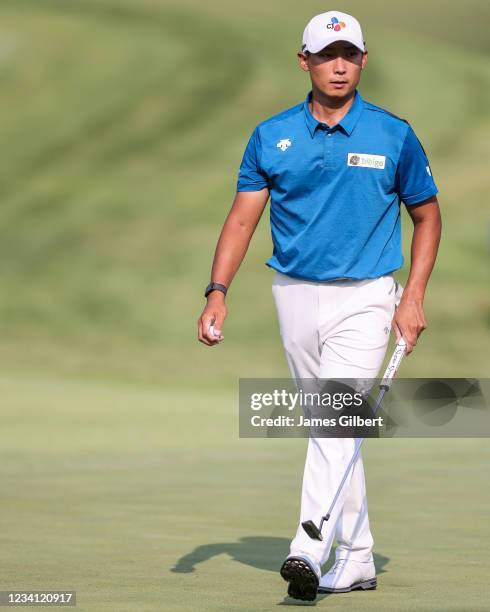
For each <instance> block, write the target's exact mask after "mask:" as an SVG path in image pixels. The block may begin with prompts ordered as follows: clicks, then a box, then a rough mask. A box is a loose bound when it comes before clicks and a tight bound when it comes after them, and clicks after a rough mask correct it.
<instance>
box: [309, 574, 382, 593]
mask: <svg viewBox="0 0 490 612" xmlns="http://www.w3.org/2000/svg"><path fill="white" fill-rule="evenodd" d="M377 586H378V581H377V579H376V577H374V578H371V579H370V580H363V581H362V582H356V583H355V584H353V585H351V586H350V587H346V588H345V589H330V588H329V587H322V586H321V587H318V592H319V593H350V592H351V591H356V590H358V589H362V590H363V591H371V590H374V589H375V588H376V587H377Z"/></svg>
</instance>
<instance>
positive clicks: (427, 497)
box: [0, 0, 490, 612]
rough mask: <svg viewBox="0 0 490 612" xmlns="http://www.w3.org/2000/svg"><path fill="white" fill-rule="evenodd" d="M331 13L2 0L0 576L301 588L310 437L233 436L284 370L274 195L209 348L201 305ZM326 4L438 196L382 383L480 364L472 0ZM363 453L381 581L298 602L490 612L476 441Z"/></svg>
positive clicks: (486, 114) (487, 491) (483, 208)
mask: <svg viewBox="0 0 490 612" xmlns="http://www.w3.org/2000/svg"><path fill="white" fill-rule="evenodd" d="M328 8H332V7H329V6H325V5H323V4H322V5H320V4H319V3H318V2H313V1H312V0H306V1H305V2H302V3H300V4H298V3H296V4H294V5H293V4H291V5H290V4H288V3H284V2H279V1H278V0H273V1H271V2H267V3H263V2H259V1H258V0H250V1H248V2H247V3H235V4H233V5H231V4H229V3H226V2H223V1H222V0H212V1H211V2H208V3H201V2H197V0H181V1H180V2H176V1H173V0H141V1H140V0H138V1H136V0H42V1H40V0H2V2H1V3H0V102H1V104H2V110H3V112H2V113H1V115H0V138H1V139H2V143H3V145H4V149H3V156H2V166H1V168H0V190H1V194H2V203H1V206H0V283H1V287H2V290H1V292H0V361H1V370H0V389H1V397H2V408H1V422H2V427H1V445H0V483H1V488H2V503H1V505H0V543H1V550H2V563H1V571H0V590H7V589H18V590H19V589H26V590H34V589H45V590H47V589H50V590H55V589H65V590H75V591H77V609H78V610H83V611H87V612H99V611H111V612H112V611H117V612H124V611H131V612H133V611H146V610H147V611H159V610H169V611H171V612H173V611H177V612H179V611H182V612H184V611H185V612H187V611H191V610H202V611H204V612H208V611H209V612H215V611H217V610H220V611H221V610H222V611H223V612H224V611H229V610H237V611H247V612H248V611H250V612H252V611H261V610H264V611H266V610H272V609H275V607H276V606H280V605H305V604H301V603H300V602H297V601H294V600H291V599H289V598H287V597H286V584H285V583H284V582H283V580H282V579H281V577H280V576H279V573H278V570H279V568H280V566H281V564H282V562H283V560H284V557H285V555H286V554H287V552H288V547H289V542H290V539H291V538H292V537H293V535H294V533H295V530H296V526H297V525H296V521H297V518H298V511H299V502H300V486H301V478H302V471H303V464H304V455H305V451H306V441H305V440H298V439H268V440H252V439H240V438H239V437H238V379H239V378H240V377H243V378H253V377H277V378H279V377H285V376H288V370H287V364H286V360H285V358H284V355H283V351H282V347H281V344H280V337H279V330H278V325H277V321H276V315H275V312H274V309H273V301H272V295H271V288H270V284H271V279H272V271H271V270H270V269H269V268H267V267H266V266H264V261H265V260H266V259H267V258H268V257H269V256H270V254H271V238H270V229H269V219H268V214H269V213H268V211H267V210H266V212H265V214H264V216H263V219H262V220H261V222H260V224H259V227H258V229H257V232H256V234H255V235H254V237H253V240H252V242H251V246H250V249H249V252H248V254H247V257H246V259H245V261H244V263H243V265H242V266H241V268H240V270H239V273H238V274H237V276H236V279H235V280H234V282H233V285H232V287H231V288H230V291H229V294H228V298H227V303H228V308H229V316H228V319H227V321H226V324H225V327H224V329H223V333H224V336H225V341H224V342H223V344H222V345H220V346H219V347H214V348H212V349H208V348H206V347H204V346H203V345H200V344H199V343H198V342H197V339H196V320H197V318H198V316H199V314H200V313H201V310H202V308H203V305H204V299H203V290H204V287H205V285H206V284H207V282H208V280H209V271H210V266H211V262H212V256H213V252H214V248H215V245H216V240H217V238H218V236H219V232H220V229H221V225H222V223H223V221H224V218H225V216H226V214H227V212H228V210H229V207H230V204H231V201H232V199H233V195H234V192H235V186H236V175H237V170H238V167H239V164H240V160H241V156H242V154H243V150H244V147H245V145H246V143H247V140H248V138H249V136H250V134H251V132H252V130H253V128H254V127H255V126H256V125H257V124H258V123H259V122H261V121H263V120H264V119H266V118H267V117H269V116H270V115H272V114H274V113H277V112H279V111H280V110H283V109H285V108H288V107H290V106H293V105H295V104H297V103H298V102H300V101H302V100H303V99H304V97H305V95H306V92H307V90H308V88H309V82H308V81H307V77H306V76H305V75H304V74H303V73H301V72H300V71H299V69H298V68H297V67H296V57H295V53H296V51H297V49H298V46H299V43H300V39H301V34H302V29H303V27H304V25H305V24H306V22H307V21H308V19H309V18H310V17H311V16H312V15H314V14H315V13H317V12H320V11H323V10H327V9H328ZM333 8H335V7H333ZM340 8H341V9H342V10H343V11H344V10H345V11H348V12H350V13H353V14H355V15H356V16H358V18H359V20H360V21H361V23H362V24H363V28H364V31H365V34H366V39H367V46H368V49H369V64H368V68H367V70H366V72H365V74H364V75H363V77H362V81H361V86H360V91H361V93H362V95H363V97H364V98H365V99H366V100H368V101H370V102H372V103H374V104H377V105H380V106H382V107H386V108H387V109H389V110H390V111H392V112H394V113H396V114H397V115H400V116H401V117H404V118H406V119H407V120H408V121H410V123H411V125H412V126H413V127H414V130H415V131H416V133H417V134H420V136H421V139H422V142H423V144H424V147H425V149H426V150H427V153H428V155H429V158H430V160H431V167H432V171H433V174H434V177H435V179H436V182H437V185H438V187H439V189H440V193H439V200H440V203H441V211H442V216H443V240H442V243H441V249H440V253H439V258H438V261H437V264H436V268H435V270H434V273H433V276H432V277H431V280H430V284H429V290H428V292H427V296H426V301H425V314H426V318H427V321H428V329H427V330H426V331H425V332H424V334H423V335H422V336H421V339H420V341H419V343H418V346H417V348H416V350H415V351H414V353H413V355H411V356H410V357H409V358H407V359H405V360H404V362H403V365H402V368H401V372H400V376H404V377H488V376H489V372H490V359H489V356H488V344H489V343H488V340H489V321H490V316H489V313H490V308H489V300H488V288H489V284H488V265H487V264H488V244H489V242H488V240H489V228H490V221H489V208H488V193H489V190H490V180H489V176H490V174H489V172H488V168H487V166H488V159H489V158H490V147H489V144H488V143H489V142H490V62H489V54H490V43H489V40H488V23H489V18H490V10H489V5H488V3H487V2H484V1H483V0H468V2H466V3H465V5H464V7H463V9H462V13H461V11H460V9H459V8H458V7H456V5H455V6H448V4H447V3H446V2H442V0H434V1H432V2H430V3H427V2H422V0H414V1H413V2H411V3H410V5H408V4H406V3H392V2H388V1H387V0H386V1H380V2H377V3H375V4H369V5H368V4H366V3H364V2H361V1H360V0H355V1H352V2H346V3H342V6H341V7H340ZM403 225H404V230H403V231H404V245H403V247H404V255H405V266H404V268H403V269H402V270H399V271H398V272H397V273H396V276H397V278H398V280H400V282H402V283H404V282H405V280H406V277H407V274H408V266H409V262H410V235H411V234H410V231H411V227H410V219H409V217H408V215H407V214H406V212H405V211H403ZM391 346H392V344H391ZM390 348H391V347H390ZM389 350H390V349H389ZM363 456H364V461H365V469H366V478H367V487H368V492H369V512H370V521H371V526H372V531H373V535H374V538H375V549H374V550H375V563H376V566H377V570H378V589H377V590H376V591H372V592H365V593H360V592H354V593H349V594H343V595H333V596H320V597H319V598H318V599H317V601H316V602H315V604H314V605H315V606H316V607H317V608H318V609H322V610H323V609H325V610H327V609H328V610H355V611H357V610H361V609H362V610H372V611H373V612H374V611H377V612H380V611H381V612H382V611H386V612H398V611H404V610H407V611H408V610H410V611H417V612H419V611H420V612H426V611H440V612H451V611H454V612H484V611H488V610H489V609H490V608H489V604H488V602H489V601H490V582H489V580H488V575H489V571H490V562H489V554H488V549H489V543H490V523H489V521H488V514H489V512H488V508H489V502H490V481H489V480H490V479H489V472H488V465H489V459H490V450H489V445H488V440H486V439H457V440H453V439H448V440H428V439H427V440H419V439H413V440H411V439H404V440H369V441H367V442H366V445H365V448H364V450H363ZM310 605H311V604H310Z"/></svg>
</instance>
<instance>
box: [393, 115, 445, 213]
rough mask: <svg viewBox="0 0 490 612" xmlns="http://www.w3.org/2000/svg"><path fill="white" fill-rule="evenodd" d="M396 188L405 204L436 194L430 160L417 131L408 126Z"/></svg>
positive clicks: (417, 201) (399, 162) (397, 172)
mask: <svg viewBox="0 0 490 612" xmlns="http://www.w3.org/2000/svg"><path fill="white" fill-rule="evenodd" d="M396 190H397V192H398V194H399V196H400V199H401V200H403V202H405V204H407V205H410V204H418V203H419V202H423V201H424V200H427V199H428V198H431V197H432V196H434V195H436V193H437V192H438V189H437V186H436V184H435V182H434V179H433V178H432V171H431V169H430V165H429V160H428V159H427V156H426V154H425V151H424V148H423V146H422V145H421V143H420V141H419V139H418V138H417V136H416V135H415V132H414V131H413V129H412V128H411V126H409V127H408V131H407V134H406V136H405V140H404V142H403V146H402V150H401V153H400V159H399V161H398V167H397V170H396Z"/></svg>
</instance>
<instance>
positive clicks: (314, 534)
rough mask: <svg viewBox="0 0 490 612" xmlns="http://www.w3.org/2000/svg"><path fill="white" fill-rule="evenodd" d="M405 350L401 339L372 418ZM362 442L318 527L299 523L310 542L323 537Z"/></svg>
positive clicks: (357, 439)
mask: <svg viewBox="0 0 490 612" xmlns="http://www.w3.org/2000/svg"><path fill="white" fill-rule="evenodd" d="M406 348H407V343H406V342H405V340H404V339H403V338H400V341H399V342H398V344H397V345H396V347H395V350H394V351H393V355H392V357H391V359H390V363H389V364H388V367H387V368H386V370H385V373H384V376H383V379H382V380H381V382H380V384H379V393H378V397H377V398H376V403H375V404H374V408H373V416H375V415H376V413H377V412H378V410H379V407H380V406H381V402H382V400H383V397H384V394H385V393H386V392H387V391H388V390H389V388H390V385H391V383H392V381H393V378H394V377H395V375H396V372H397V370H398V366H399V365H400V363H401V360H402V359H403V356H404V355H405V350H406ZM363 442H364V438H356V448H355V451H354V454H353V455H352V458H351V460H350V461H349V465H348V466H347V469H346V470H345V473H344V476H343V477H342V480H341V481H340V485H339V488H338V489H337V492H336V493H335V496H334V498H333V500H332V503H331V504H330V508H329V509H328V512H327V514H325V516H322V519H321V522H320V525H319V526H318V527H317V526H316V525H315V523H314V522H313V521H304V522H303V523H301V526H302V527H303V529H304V530H305V531H306V533H307V534H308V535H309V536H310V538H311V539H312V540H323V537H322V527H323V523H325V522H326V521H328V519H329V518H330V515H331V514H332V510H333V508H334V506H335V504H336V502H337V499H338V498H339V495H340V493H341V491H342V487H343V486H344V484H345V481H346V480H347V477H348V476H349V473H350V471H351V469H352V466H353V465H354V463H355V462H356V460H357V457H358V455H359V451H360V450H361V445H362V443H363Z"/></svg>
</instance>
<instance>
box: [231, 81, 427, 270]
mask: <svg viewBox="0 0 490 612" xmlns="http://www.w3.org/2000/svg"><path fill="white" fill-rule="evenodd" d="M310 100H311V91H310V92H309V93H308V95H307V97H306V100H305V101H304V102H302V103H301V104H298V105H296V106H293V107H292V108H290V109H288V110H286V111H283V112H281V113H279V114H277V115H274V116H273V117H271V118H269V119H267V120H266V121H264V122H262V123H260V124H259V125H258V126H257V127H256V128H255V130H254V131H253V133H252V136H251V138H250V140H249V142H248V145H247V148H246V150H245V153H244V155H243V159H242V163H241V166H240V171H239V175H238V182H237V191H259V190H261V189H264V188H266V187H267V188H268V189H269V192H270V198H271V203H270V222H271V233H272V242H273V245H274V250H273V254H272V256H271V257H270V258H269V259H268V260H267V261H266V265H268V266H270V267H271V268H274V269H275V270H278V271H279V272H283V273H284V274H288V275H289V276H293V277H295V278H300V279H305V280H312V281H328V280H334V279H338V278H349V279H367V278H377V277H379V276H382V275H384V274H388V273H389V272H392V271H394V270H397V269H398V268H400V267H401V266H402V265H403V256H402V249H401V222H400V202H401V201H403V202H404V203H405V204H406V205H407V206H411V205H413V204H418V203H419V202H423V201H424V200H427V199H428V198H430V197H431V196H434V195H435V194H436V193H437V191H438V190H437V187H436V185H435V183H434V180H433V178H432V173H431V170H430V166H429V162H428V160H427V156H426V154H425V152H424V149H423V147H422V145H421V144H420V142H419V140H418V139H417V136H416V135H415V133H414V131H413V129H412V128H411V127H410V125H409V124H408V123H407V122H406V121H405V120H403V119H400V118H399V117H396V116H395V115H392V114H391V113H389V112H388V111H386V110H384V109H382V108H380V107H378V106H375V105H374V104H370V103H369V102H367V101H365V100H363V98H362V97H361V94H360V93H359V92H358V91H357V90H356V92H355V97H354V101H353V104H352V106H351V107H350V109H349V111H348V112H347V114H346V115H345V116H344V117H343V118H342V120H341V121H340V122H339V123H338V124H336V125H334V126H331V127H329V126H328V125H326V124H325V123H321V122H319V121H317V120H316V119H315V117H313V115H312V114H311V112H310V109H309V106H308V104H309V102H310Z"/></svg>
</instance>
